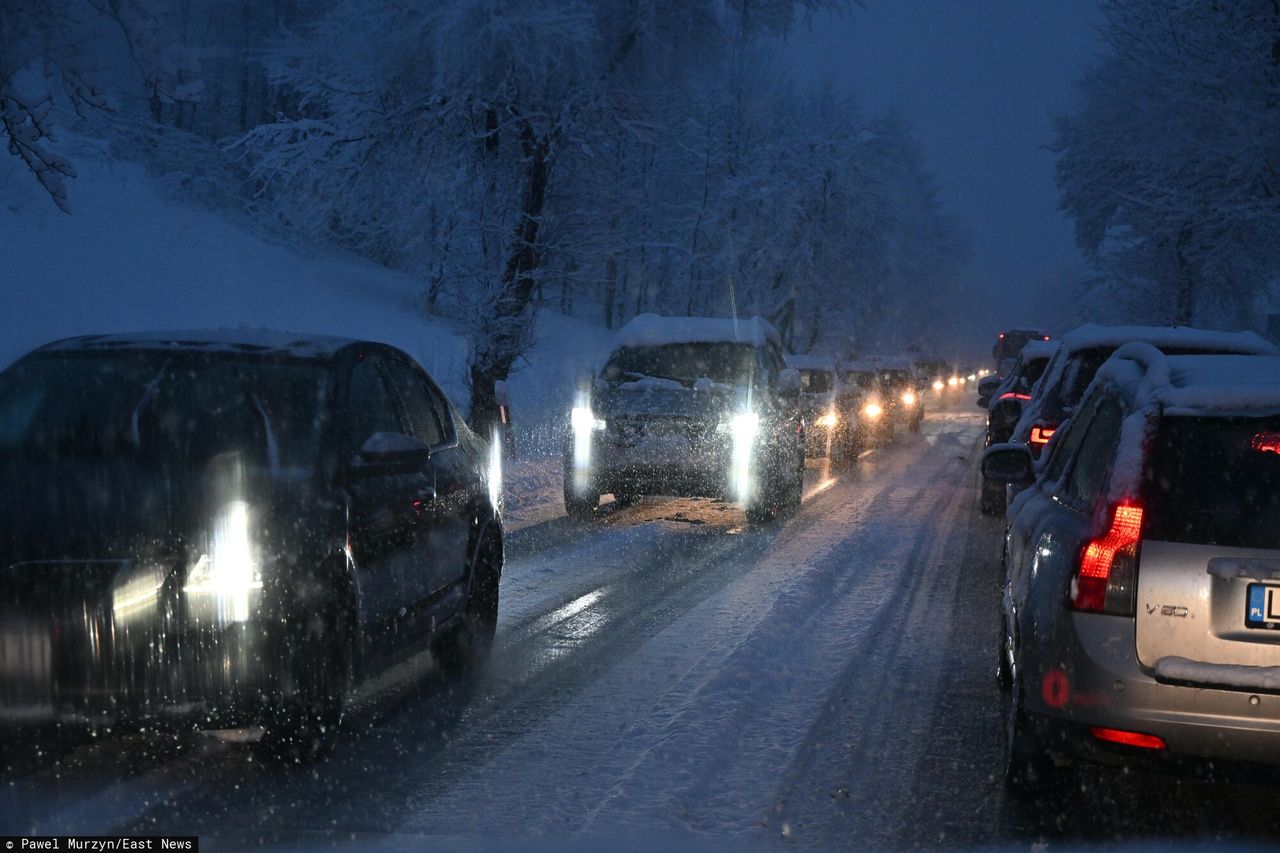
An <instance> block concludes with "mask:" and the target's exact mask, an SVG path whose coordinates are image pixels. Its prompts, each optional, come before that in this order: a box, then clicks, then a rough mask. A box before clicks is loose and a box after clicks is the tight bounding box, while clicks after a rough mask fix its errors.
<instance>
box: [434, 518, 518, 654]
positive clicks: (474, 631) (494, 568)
mask: <svg viewBox="0 0 1280 853" xmlns="http://www.w3.org/2000/svg"><path fill="white" fill-rule="evenodd" d="M501 579H502V541H501V539H500V538H499V537H498V536H496V535H494V534H492V533H490V534H489V535H487V536H486V537H485V539H484V541H483V542H482V543H481V544H480V546H479V548H478V550H477V552H476V558H475V566H474V568H473V569H472V577H471V585H470V587H469V589H468V590H467V601H466V604H465V605H464V606H463V609H462V613H461V614H460V616H459V619H458V622H457V623H456V624H455V625H453V626H452V627H450V628H448V629H447V630H446V631H445V632H444V633H443V634H442V635H441V636H440V637H439V638H438V639H437V640H436V641H435V642H434V643H432V647H431V653H432V656H433V657H434V658H435V660H436V663H437V664H438V665H439V666H440V668H441V669H442V670H443V671H444V672H445V673H447V674H449V675H451V676H464V677H465V676H470V675H474V674H475V673H476V672H478V671H479V670H481V669H483V667H484V664H485V663H486V662H487V661H488V659H489V653H490V651H491V650H492V649H493V636H494V633H495V632H496V630H497V627H498V586H499V582H500V581H501Z"/></svg>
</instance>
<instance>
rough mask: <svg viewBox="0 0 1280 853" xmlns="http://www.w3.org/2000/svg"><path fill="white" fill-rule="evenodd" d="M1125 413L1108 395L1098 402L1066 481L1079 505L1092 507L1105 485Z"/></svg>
mask: <svg viewBox="0 0 1280 853" xmlns="http://www.w3.org/2000/svg"><path fill="white" fill-rule="evenodd" d="M1123 420H1124V413H1123V412H1122V411H1121V409H1120V404H1119V403H1117V402H1116V401H1115V400H1113V399H1111V398H1106V399H1104V400H1103V401H1102V402H1101V403H1099V404H1098V409H1097V412H1096V414H1094V416H1093V422H1092V423H1090V424H1089V429H1088V430H1087V431H1086V432H1085V436H1084V440H1083V441H1081V443H1080V450H1079V451H1078V452H1077V453H1076V462H1075V466H1074V467H1073V468H1072V469H1071V476H1070V478H1069V479H1068V480H1067V490H1066V492H1067V495H1068V497H1070V498H1072V499H1073V500H1076V501H1079V502H1080V503H1081V504H1083V505H1086V506H1090V507H1092V506H1093V505H1094V503H1096V502H1097V500H1098V497H1099V496H1100V495H1101V494H1102V489H1103V486H1105V485H1106V478H1107V472H1108V470H1109V469H1110V467H1111V462H1112V460H1113V459H1114V458H1115V451H1116V442H1117V441H1119V439H1120V425H1121V423H1122V422H1123Z"/></svg>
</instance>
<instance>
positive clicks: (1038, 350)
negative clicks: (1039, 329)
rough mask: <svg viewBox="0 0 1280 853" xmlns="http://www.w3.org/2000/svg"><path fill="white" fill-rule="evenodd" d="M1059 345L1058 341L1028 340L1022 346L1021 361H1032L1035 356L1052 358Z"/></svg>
mask: <svg viewBox="0 0 1280 853" xmlns="http://www.w3.org/2000/svg"><path fill="white" fill-rule="evenodd" d="M1059 346H1060V344H1059V342H1058V341H1028V342H1027V345H1026V346H1024V347H1023V348H1022V352H1021V353H1020V354H1021V355H1022V360H1023V361H1034V360H1035V359H1037V358H1053V354H1054V353H1055V352H1057V351H1058V347H1059Z"/></svg>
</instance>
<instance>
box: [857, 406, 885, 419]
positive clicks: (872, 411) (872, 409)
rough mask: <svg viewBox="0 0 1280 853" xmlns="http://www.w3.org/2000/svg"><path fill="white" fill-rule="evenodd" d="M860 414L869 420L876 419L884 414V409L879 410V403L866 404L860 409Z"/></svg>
mask: <svg viewBox="0 0 1280 853" xmlns="http://www.w3.org/2000/svg"><path fill="white" fill-rule="evenodd" d="M862 413H863V414H864V415H866V416H867V417H869V418H878V417H880V416H881V415H882V414H884V409H882V408H880V404H879V403H867V405H865V406H863V407H862Z"/></svg>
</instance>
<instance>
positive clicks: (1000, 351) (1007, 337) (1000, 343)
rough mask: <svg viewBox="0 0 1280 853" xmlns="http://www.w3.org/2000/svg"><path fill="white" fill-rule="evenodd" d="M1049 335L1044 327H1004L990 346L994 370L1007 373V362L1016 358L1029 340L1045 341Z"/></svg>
mask: <svg viewBox="0 0 1280 853" xmlns="http://www.w3.org/2000/svg"><path fill="white" fill-rule="evenodd" d="M1049 339H1050V335H1049V333H1048V332H1046V331H1045V330H1044V329H1005V330H1004V331H1003V332H1000V333H999V334H997V335H996V343H995V346H993V347H992V348H991V355H992V356H993V357H994V358H995V360H996V372H997V373H1007V372H1008V362H1011V361H1012V360H1013V359H1015V358H1017V356H1018V353H1020V352H1022V348H1023V347H1025V346H1026V345H1027V344H1028V343H1030V342H1031V341H1047V340H1049Z"/></svg>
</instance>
